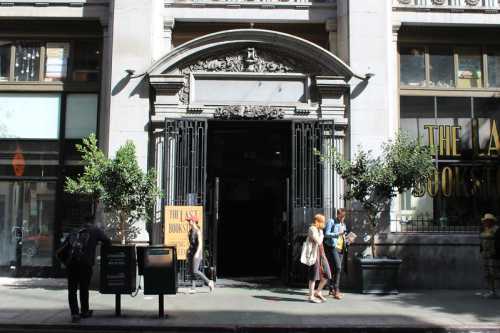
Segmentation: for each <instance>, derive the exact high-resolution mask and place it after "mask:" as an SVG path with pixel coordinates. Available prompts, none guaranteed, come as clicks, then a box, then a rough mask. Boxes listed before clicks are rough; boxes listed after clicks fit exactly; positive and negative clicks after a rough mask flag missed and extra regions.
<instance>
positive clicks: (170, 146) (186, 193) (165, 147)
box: [152, 119, 207, 283]
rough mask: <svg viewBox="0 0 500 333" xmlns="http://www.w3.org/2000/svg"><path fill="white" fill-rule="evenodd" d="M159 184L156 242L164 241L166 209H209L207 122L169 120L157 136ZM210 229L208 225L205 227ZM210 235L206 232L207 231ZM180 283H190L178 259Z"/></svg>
mask: <svg viewBox="0 0 500 333" xmlns="http://www.w3.org/2000/svg"><path fill="white" fill-rule="evenodd" d="M153 136H154V142H155V166H156V170H157V176H158V185H159V186H161V189H162V192H163V197H162V198H161V199H160V200H158V202H157V205H156V206H157V208H156V209H155V218H154V223H153V229H152V234H153V237H152V239H153V243H154V244H162V243H163V239H164V229H163V228H164V214H163V207H165V206H166V205H170V206H172V205H175V206H186V205H190V206H205V202H206V159H207V158H206V157H207V121H206V120H202V119H166V120H165V127H164V129H163V130H162V131H161V132H156V133H154V134H153ZM203 228H204V229H206V228H207V223H204V224H203ZM203 234H206V230H203ZM177 262H178V265H179V266H178V272H179V282H181V283H182V282H186V281H188V280H189V277H188V276H187V269H186V261H185V260H178V261H177Z"/></svg>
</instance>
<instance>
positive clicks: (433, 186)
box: [427, 170, 439, 198]
mask: <svg viewBox="0 0 500 333" xmlns="http://www.w3.org/2000/svg"><path fill="white" fill-rule="evenodd" d="M438 192H439V174H438V171H437V170H434V173H433V175H432V176H431V178H429V181H428V182H427V193H429V196H431V197H433V198H435V197H436V196H437V194H438Z"/></svg>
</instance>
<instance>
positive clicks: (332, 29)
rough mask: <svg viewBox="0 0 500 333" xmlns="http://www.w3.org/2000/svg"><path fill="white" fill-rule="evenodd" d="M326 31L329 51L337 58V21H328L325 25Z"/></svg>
mask: <svg viewBox="0 0 500 333" xmlns="http://www.w3.org/2000/svg"><path fill="white" fill-rule="evenodd" d="M325 28H326V31H327V32H328V44H329V51H330V52H332V53H333V54H335V55H336V56H338V46H337V19H329V20H327V21H326V24H325Z"/></svg>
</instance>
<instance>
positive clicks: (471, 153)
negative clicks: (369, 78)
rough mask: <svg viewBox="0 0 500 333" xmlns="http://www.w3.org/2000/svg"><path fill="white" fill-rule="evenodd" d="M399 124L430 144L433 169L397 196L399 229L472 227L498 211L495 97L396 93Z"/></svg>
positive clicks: (499, 128) (499, 119) (499, 115)
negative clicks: (487, 215)
mask: <svg viewBox="0 0 500 333" xmlns="http://www.w3.org/2000/svg"><path fill="white" fill-rule="evenodd" d="M400 107H401V109H400V128H401V129H402V130H404V131H406V132H408V133H410V135H412V136H413V137H417V136H418V137H420V138H422V142H424V143H426V144H427V145H430V146H433V152H434V161H435V163H436V167H437V170H436V172H435V173H434V174H433V175H432V176H431V177H430V178H429V179H428V181H427V182H426V183H425V184H420V186H418V188H416V189H414V190H413V191H412V192H407V193H404V194H403V195H402V196H401V202H400V203H401V205H400V208H401V210H400V216H399V220H400V230H401V231H412V232H413V231H417V232H420V231H421V232H454V231H456V232H476V231H477V230H478V228H479V224H480V223H479V221H480V215H481V214H484V213H485V212H492V213H494V214H498V210H499V208H498V207H497V206H498V205H497V203H498V200H499V199H500V99H499V98H478V97H434V96H426V97H420V96H401V100H400Z"/></svg>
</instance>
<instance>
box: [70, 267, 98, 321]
mask: <svg viewBox="0 0 500 333" xmlns="http://www.w3.org/2000/svg"><path fill="white" fill-rule="evenodd" d="M67 273H68V302H69V308H70V310H71V315H77V314H79V313H80V311H79V310H78V299H77V296H76V293H77V291H78V289H80V305H81V310H82V313H84V312H88V311H89V286H90V279H91V278H92V266H89V265H83V264H74V265H70V266H69V267H68V268H67Z"/></svg>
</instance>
